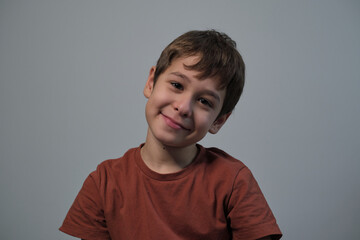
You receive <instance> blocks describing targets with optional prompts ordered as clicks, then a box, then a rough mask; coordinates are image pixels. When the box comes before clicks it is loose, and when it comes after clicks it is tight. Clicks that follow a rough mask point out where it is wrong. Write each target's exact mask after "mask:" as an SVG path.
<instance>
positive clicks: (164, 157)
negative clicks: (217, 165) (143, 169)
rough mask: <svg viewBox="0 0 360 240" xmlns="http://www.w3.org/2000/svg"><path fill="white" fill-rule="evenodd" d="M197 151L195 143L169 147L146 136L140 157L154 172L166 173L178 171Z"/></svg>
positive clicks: (187, 163)
mask: <svg viewBox="0 0 360 240" xmlns="http://www.w3.org/2000/svg"><path fill="white" fill-rule="evenodd" d="M197 151H198V150H197V147H196V144H193V145H190V146H187V147H169V146H164V145H163V144H161V143H160V142H158V141H156V140H154V139H153V140H150V139H149V138H148V137H147V138H146V142H145V145H144V146H143V147H142V148H141V157H142V159H143V161H144V163H145V164H146V165H147V166H148V167H149V168H150V169H151V170H153V171H154V172H157V173H161V174H167V173H174V172H178V171H180V170H182V169H183V168H185V167H186V166H187V165H189V164H190V163H191V162H192V161H193V160H194V158H195V156H196V154H197Z"/></svg>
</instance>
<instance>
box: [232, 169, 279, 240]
mask: <svg viewBox="0 0 360 240" xmlns="http://www.w3.org/2000/svg"><path fill="white" fill-rule="evenodd" d="M228 221H229V223H230V228H231V230H232V236H233V239H234V240H235V239H236V240H245V239H259V238H262V237H265V236H269V235H271V236H272V239H276V240H277V239H280V238H281V236H282V234H281V231H280V229H279V227H278V225H277V223H276V220H275V217H274V215H273V213H272V211H271V209H270V207H269V206H268V204H267V202H266V200H265V197H264V195H263V194H262V192H261V190H260V188H259V185H258V183H257V182H256V180H255V178H254V177H253V175H252V173H251V172H250V170H249V169H248V168H247V167H244V168H242V169H241V170H240V171H239V172H238V174H237V176H236V179H235V182H234V185H233V191H232V194H231V196H230V200H229V204H228Z"/></svg>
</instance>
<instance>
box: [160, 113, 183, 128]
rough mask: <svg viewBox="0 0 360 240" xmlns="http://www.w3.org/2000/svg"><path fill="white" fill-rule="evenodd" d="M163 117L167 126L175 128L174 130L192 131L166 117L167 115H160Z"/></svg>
mask: <svg viewBox="0 0 360 240" xmlns="http://www.w3.org/2000/svg"><path fill="white" fill-rule="evenodd" d="M160 114H161V116H162V117H163V118H164V121H165V122H166V124H167V125H168V126H169V127H171V128H173V129H183V130H187V131H190V129H189V128H186V127H185V126H184V125H183V124H181V123H179V122H177V121H175V120H174V119H172V118H171V117H168V116H166V115H165V114H163V113H160Z"/></svg>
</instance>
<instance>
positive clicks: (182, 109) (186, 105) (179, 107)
mask: <svg viewBox="0 0 360 240" xmlns="http://www.w3.org/2000/svg"><path fill="white" fill-rule="evenodd" d="M192 107H193V106H192V100H191V98H186V97H183V98H181V99H178V101H176V102H175V103H174V109H175V111H177V112H179V114H180V115H181V116H183V117H190V116H191V115H192Z"/></svg>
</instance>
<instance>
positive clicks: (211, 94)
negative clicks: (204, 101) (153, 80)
mask: <svg viewBox="0 0 360 240" xmlns="http://www.w3.org/2000/svg"><path fill="white" fill-rule="evenodd" d="M170 74H172V75H175V76H177V77H180V78H182V79H184V80H186V81H188V82H190V79H189V78H188V77H187V76H186V75H184V74H182V73H180V72H171V73H170ZM205 92H206V94H209V95H210V96H212V97H214V98H215V99H216V100H217V101H218V102H221V101H220V96H219V95H218V94H216V93H214V92H213V91H210V90H205Z"/></svg>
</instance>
